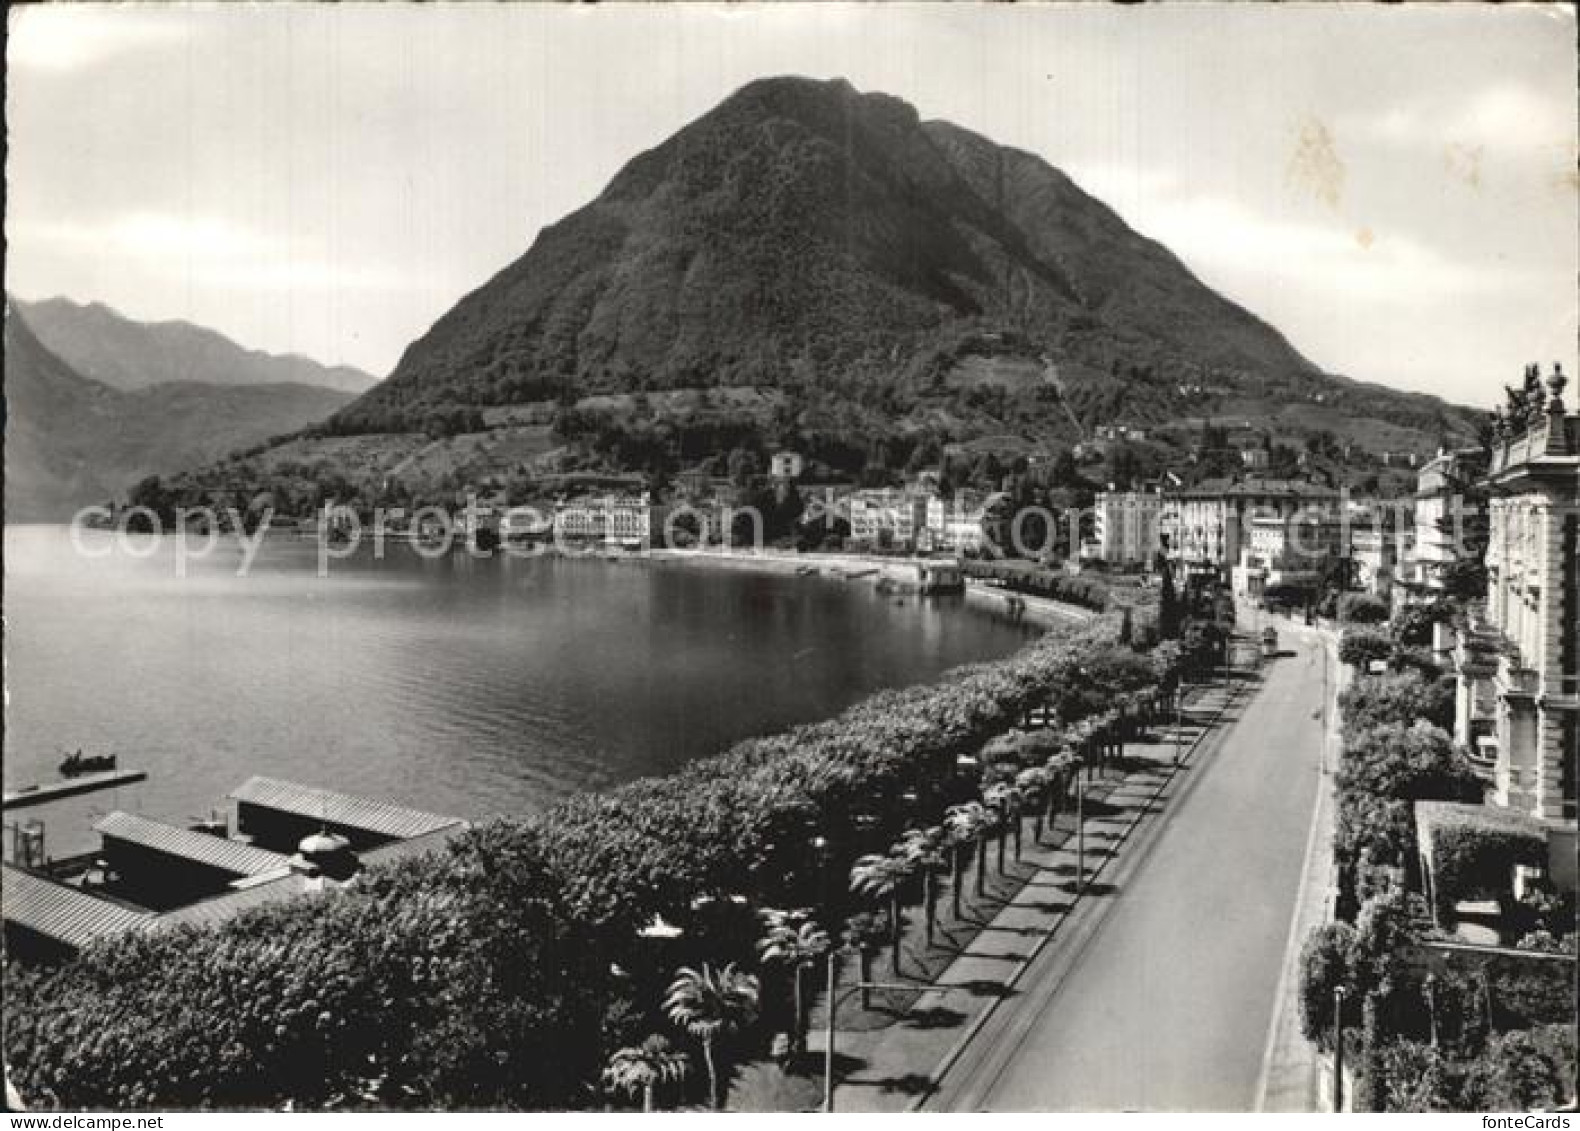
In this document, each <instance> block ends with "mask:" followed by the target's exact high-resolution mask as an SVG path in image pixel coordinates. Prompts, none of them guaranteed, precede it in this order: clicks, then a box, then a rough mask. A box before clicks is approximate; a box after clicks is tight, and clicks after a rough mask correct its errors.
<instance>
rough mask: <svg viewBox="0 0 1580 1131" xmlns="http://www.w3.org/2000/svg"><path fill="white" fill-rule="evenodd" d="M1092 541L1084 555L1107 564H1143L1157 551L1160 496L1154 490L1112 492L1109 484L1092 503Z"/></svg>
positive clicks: (1161, 504)
mask: <svg viewBox="0 0 1580 1131" xmlns="http://www.w3.org/2000/svg"><path fill="white" fill-rule="evenodd" d="M1092 509H1093V521H1092V533H1093V541H1092V542H1091V543H1089V544H1088V545H1089V546H1090V550H1089V551H1085V550H1083V555H1082V556H1084V557H1090V558H1095V559H1097V560H1099V561H1104V562H1108V563H1109V564H1110V565H1138V564H1139V565H1146V564H1148V563H1149V562H1151V560H1152V558H1153V556H1154V555H1155V554H1156V553H1157V551H1158V549H1159V546H1160V542H1159V540H1158V528H1159V524H1160V522H1161V519H1162V515H1163V496H1161V495H1159V494H1158V493H1157V492H1155V491H1116V490H1114V489H1113V487H1112V486H1110V487H1109V489H1108V490H1107V491H1103V492H1101V493H1100V494H1099V495H1098V496H1097V498H1096V500H1095V501H1094V502H1093V504H1092Z"/></svg>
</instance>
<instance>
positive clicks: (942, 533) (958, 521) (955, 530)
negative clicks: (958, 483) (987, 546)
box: [921, 488, 987, 554]
mask: <svg viewBox="0 0 1580 1131" xmlns="http://www.w3.org/2000/svg"><path fill="white" fill-rule="evenodd" d="M986 498H987V497H986V496H985V495H983V494H982V493H981V492H978V491H971V490H966V489H964V488H962V489H960V490H957V491H956V492H955V493H954V496H953V497H952V498H949V499H945V498H943V497H942V496H940V495H930V496H928V498H927V515H926V518H925V519H924V521H923V525H924V529H925V536H924V538H923V544H922V547H921V548H923V549H927V550H943V551H946V552H949V553H955V554H976V553H980V552H981V550H982V545H983V533H982V518H983V515H984V513H985V511H986V505H985V504H986Z"/></svg>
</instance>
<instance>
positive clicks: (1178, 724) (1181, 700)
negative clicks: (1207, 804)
mask: <svg viewBox="0 0 1580 1131" xmlns="http://www.w3.org/2000/svg"><path fill="white" fill-rule="evenodd" d="M1184 742H1185V688H1184V687H1183V686H1181V685H1180V684H1179V683H1178V682H1176V683H1175V684H1174V768H1175V769H1176V770H1177V769H1179V767H1180V746H1181V745H1183V744H1184Z"/></svg>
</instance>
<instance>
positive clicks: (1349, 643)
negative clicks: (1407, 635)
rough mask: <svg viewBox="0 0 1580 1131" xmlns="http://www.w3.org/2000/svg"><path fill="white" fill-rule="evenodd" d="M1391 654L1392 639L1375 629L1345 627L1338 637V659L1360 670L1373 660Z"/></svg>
mask: <svg viewBox="0 0 1580 1131" xmlns="http://www.w3.org/2000/svg"><path fill="white" fill-rule="evenodd" d="M1392 655H1393V640H1392V639H1390V638H1389V636H1388V634H1387V633H1384V632H1378V631H1376V630H1375V629H1367V628H1347V629H1345V630H1344V635H1343V636H1342V637H1340V638H1339V659H1340V661H1342V662H1343V663H1346V664H1350V665H1352V666H1354V667H1356V668H1359V669H1360V670H1361V671H1365V670H1366V668H1367V667H1368V666H1369V665H1370V664H1371V662H1372V661H1373V660H1386V659H1388V658H1389V657H1390V656H1392Z"/></svg>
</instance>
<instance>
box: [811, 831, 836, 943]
mask: <svg viewBox="0 0 1580 1131" xmlns="http://www.w3.org/2000/svg"><path fill="white" fill-rule="evenodd" d="M808 843H809V844H810V845H811V848H812V852H813V855H815V856H816V857H817V899H818V914H819V916H820V917H821V918H822V919H823V921H824V922H825V923H826V922H827V921H828V858H829V855H830V853H831V851H832V849H831V847H830V845H829V840H828V837H826V836H824V835H823V834H822V833H818V834H817V835H816V836H814V837H813V838H812V839H811V841H810V842H808Z"/></svg>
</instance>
